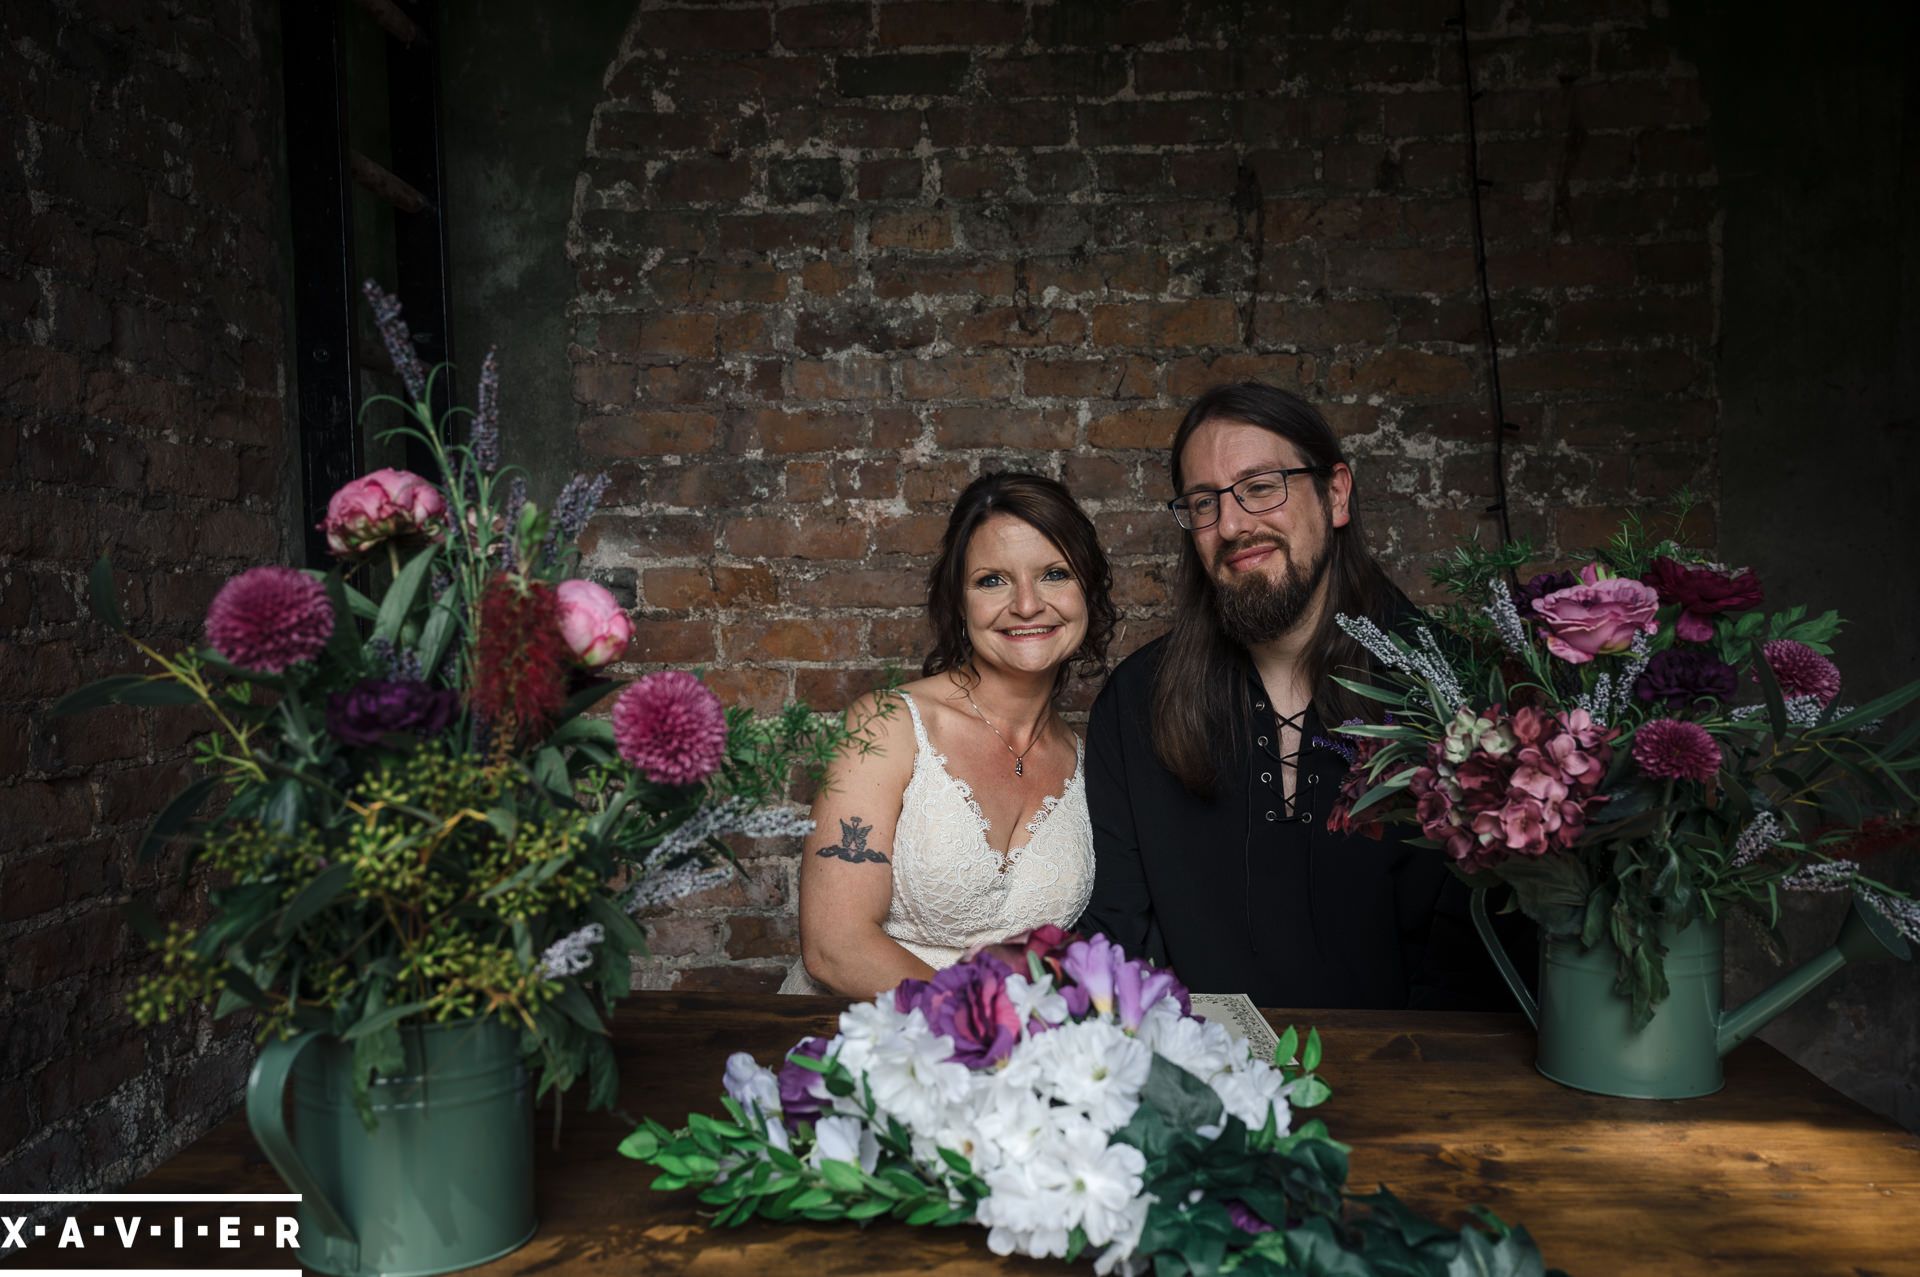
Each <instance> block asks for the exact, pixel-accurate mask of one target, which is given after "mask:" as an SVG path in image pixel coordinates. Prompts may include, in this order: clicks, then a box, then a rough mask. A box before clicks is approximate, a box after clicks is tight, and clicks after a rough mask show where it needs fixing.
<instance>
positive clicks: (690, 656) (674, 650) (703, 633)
mask: <svg viewBox="0 0 1920 1277" xmlns="http://www.w3.org/2000/svg"><path fill="white" fill-rule="evenodd" d="M719 654H720V649H719V646H718V644H717V642H716V636H715V633H714V625H713V623H712V622H710V621H656V620H652V619H650V618H643V619H641V620H638V621H636V622H634V626H633V647H632V649H631V651H630V652H629V654H628V659H629V660H635V661H648V662H662V663H664V664H668V665H695V664H704V663H705V662H708V661H711V660H713V659H715V658H716V657H717V656H718V655H719Z"/></svg>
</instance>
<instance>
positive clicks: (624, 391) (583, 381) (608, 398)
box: [573, 363, 639, 408]
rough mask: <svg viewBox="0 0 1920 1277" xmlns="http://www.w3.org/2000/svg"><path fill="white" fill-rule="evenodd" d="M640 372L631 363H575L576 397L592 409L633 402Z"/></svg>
mask: <svg viewBox="0 0 1920 1277" xmlns="http://www.w3.org/2000/svg"><path fill="white" fill-rule="evenodd" d="M638 371H639V370H638V369H636V368H635V367H634V366H633V365H632V364H604V363H579V364H575V365H574V366H573V400H574V402H575V403H579V404H585V405H586V406H588V407H590V408H603V407H618V406H619V405H621V404H627V403H632V402H633V395H634V389H635V385H636V377H637V374H638Z"/></svg>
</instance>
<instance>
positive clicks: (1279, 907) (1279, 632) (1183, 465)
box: [1080, 383, 1512, 1009]
mask: <svg viewBox="0 0 1920 1277" xmlns="http://www.w3.org/2000/svg"><path fill="white" fill-rule="evenodd" d="M1171 463H1172V464H1171V468H1172V474H1173V489H1174V493H1175V496H1174V498H1173V500H1171V501H1170V502H1168V507H1169V512H1170V514H1171V516H1172V517H1173V518H1174V519H1175V520H1177V521H1178V523H1179V526H1180V528H1181V531H1182V536H1183V540H1184V544H1183V546H1182V548H1181V552H1180V565H1179V568H1178V575H1177V582H1176V584H1175V587H1174V621H1173V628H1172V629H1171V630H1170V631H1169V632H1168V633H1167V634H1165V635H1163V636H1162V637H1160V638H1158V639H1156V640H1154V641H1153V642H1151V643H1149V644H1147V645H1146V646H1145V647H1143V648H1141V649H1140V651H1138V652H1136V653H1135V654H1134V655H1132V656H1131V657H1129V658H1128V659H1127V660H1126V661H1124V662H1123V663H1122V664H1121V665H1120V667H1119V668H1118V669H1117V670H1115V671H1114V673H1113V676H1112V677H1111V678H1110V679H1109V680H1108V682H1107V685H1106V687H1105V689H1104V690H1103V691H1102V692H1101V693H1100V697H1099V699H1098V700H1097V701H1096V702H1095V703H1094V707H1093V716H1092V721H1091V722H1090V724H1089V726H1088V732H1087V756H1086V786H1087V801H1088V806H1089V808H1090V810H1091V813H1092V817H1093V836H1094V886H1093V896H1092V900H1091V902H1090V903H1089V905H1088V907H1087V911H1086V913H1085V914H1084V915H1083V916H1082V918H1081V921H1080V925H1081V927H1082V928H1084V929H1091V930H1097V931H1101V932H1104V933H1106V934H1107V935H1108V936H1109V937H1111V938H1112V939H1113V940H1114V941H1115V942H1117V943H1118V944H1120V945H1122V946H1123V947H1125V948H1126V949H1127V950H1128V951H1129V952H1130V953H1135V954H1145V955H1147V956H1149V957H1151V958H1153V959H1154V960H1155V961H1156V962H1160V963H1163V964H1166V965H1170V966H1172V967H1173V969H1174V970H1175V971H1176V972H1178V973H1179V975H1180V978H1181V979H1182V980H1183V981H1185V982H1186V984H1187V985H1188V987H1190V988H1192V989H1195V990H1200V991H1204V992H1209V993H1245V994H1247V995H1248V996H1249V997H1251V998H1252V999H1253V1001H1254V1002H1255V1004H1257V1005H1259V1006H1271V1007H1303V1008H1304V1007H1381V1008H1394V1007H1409V1006H1417V1007H1456V1008H1457V1007H1473V1006H1489V1007H1503V1006H1504V1007H1505V1009H1511V1005H1512V1004H1511V1003H1510V1002H1505V1001H1504V995H1503V994H1502V993H1501V991H1500V990H1499V986H1498V983H1497V976H1496V975H1495V974H1494V970H1493V967H1492V964H1491V962H1490V961H1489V960H1488V959H1487V957H1486V955H1485V953H1484V952H1483V951H1482V950H1481V947H1480V945H1479V942H1478V939H1477V937H1475V935H1474V934H1473V932H1472V929H1471V926H1470V924H1469V923H1468V920H1467V911H1466V903H1467V897H1466V892H1465V890H1464V888H1463V887H1462V886H1461V885H1460V884H1459V883H1458V881H1457V880H1455V879H1454V878H1453V876H1452V875H1451V874H1450V873H1448V871H1447V868H1446V864H1445V860H1444V857H1443V856H1442V854H1441V853H1439V852H1437V851H1433V850H1430V849H1423V848H1415V847H1409V846H1406V845H1405V843H1404V841H1402V840H1400V839H1394V838H1389V839H1385V840H1382V839H1375V838H1368V837H1363V836H1360V835H1358V834H1354V833H1334V832H1331V831H1329V830H1328V829H1327V827H1326V821H1327V815H1328V812H1329V811H1330V810H1331V808H1332V806H1333V802H1334V798H1335V796H1336V795H1337V794H1338V792H1339V789H1340V782H1341V779H1342V777H1343V776H1344V775H1345V772H1346V767H1347V762H1348V758H1349V757H1350V756H1351V744H1350V740H1349V738H1343V737H1341V736H1340V735H1339V734H1337V733H1336V732H1334V731H1333V730H1332V729H1333V728H1334V727H1337V726H1338V725H1340V724H1342V723H1344V722H1347V721H1349V720H1351V719H1356V718H1366V717H1376V715H1373V714H1371V713H1370V711H1369V710H1368V708H1367V704H1368V703H1367V702H1366V701H1365V700H1364V698H1362V697H1360V696H1358V695H1356V694H1355V693H1354V692H1352V691H1351V690H1349V689H1347V688H1344V687H1342V686H1341V685H1340V684H1339V683H1338V682H1336V681H1334V680H1335V676H1339V677H1344V678H1348V679H1363V678H1365V677H1367V674H1368V672H1369V670H1370V668H1371V667H1370V663H1369V658H1368V656H1367V654H1366V651H1365V649H1363V648H1362V647H1361V646H1360V645H1359V644H1357V643H1355V642H1354V641H1353V640H1352V639H1350V638H1348V637H1347V635H1346V634H1345V633H1344V632H1342V631H1341V630H1340V628H1339V627H1338V626H1337V625H1336V624H1335V617H1336V616H1337V615H1338V614H1340V613H1347V614H1349V615H1354V616H1366V617H1370V618H1372V619H1373V620H1374V621H1375V622H1376V623H1378V624H1380V625H1381V626H1383V627H1386V628H1392V627H1395V626H1398V625H1404V624H1405V623H1406V622H1407V621H1409V620H1412V619H1416V618H1417V613H1416V611H1415V609H1414V607H1413V605H1412V604H1411V603H1409V602H1408V601H1407V599H1406V596H1405V595H1403V594H1402V593H1401V592H1400V591H1399V589H1397V588H1396V587H1395V586H1394V584H1393V582H1392V581H1391V580H1389V579H1388V577H1387V574H1386V573H1385V572H1384V571H1383V570H1382V569H1381V567H1380V566H1379V564H1378V563H1376V562H1375V561H1374V559H1373V557H1372V556H1371V555H1370V554H1369V553H1368V552H1367V549H1366V546H1365V544H1364V542H1363V539H1362V534H1361V526H1360V511H1359V504H1358V501H1357V493H1356V490H1355V483H1354V476H1353V470H1352V468H1351V467H1350V466H1349V465H1348V464H1347V460H1346V458H1345V456H1343V455H1342V453H1341V451H1340V445H1339V441H1338V440H1337V439H1336V438H1335V437H1334V433H1333V431H1332V430H1331V429H1330V428H1329V427H1328V426H1327V423H1326V420H1325V419H1324V418H1323V417H1322V416H1321V415H1320V413H1319V412H1318V411H1317V410H1315V409H1314V407H1313V406H1312V405H1311V404H1308V403H1307V402H1305V401H1304V400H1302V399H1300V398H1299V397H1297V396H1295V395H1291V394H1289V393H1287V392H1286V391H1284V390H1279V389H1277V388H1275V387H1272V386H1265V385H1260V384H1257V383H1244V384H1239V385H1226V386H1217V387H1215V388H1214V389H1212V390H1209V391H1208V392H1207V393H1206V394H1204V395H1202V396H1201V397H1200V399H1199V400H1198V401H1197V402H1196V403H1195V404H1194V405H1193V407H1192V408H1191V409H1189V410H1188V412H1187V415H1186V417H1185V419H1184V420H1183V421H1182V422H1181V423H1180V429H1179V431H1178V432H1177V433H1176V434H1175V435H1174V439H1173V450H1172V458H1171Z"/></svg>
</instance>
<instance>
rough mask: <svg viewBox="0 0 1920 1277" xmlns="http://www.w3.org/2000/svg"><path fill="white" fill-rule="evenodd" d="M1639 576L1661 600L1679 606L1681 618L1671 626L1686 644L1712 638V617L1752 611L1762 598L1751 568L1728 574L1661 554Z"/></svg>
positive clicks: (1702, 641)
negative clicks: (1693, 565) (1678, 561)
mask: <svg viewBox="0 0 1920 1277" xmlns="http://www.w3.org/2000/svg"><path fill="white" fill-rule="evenodd" d="M1640 579H1641V580H1642V581H1643V582H1645V583H1646V584H1648V585H1650V586H1652V587H1653V589H1654V592H1655V593H1656V594H1658V595H1659V596H1660V601H1661V602H1662V603H1678V604H1679V605H1680V620H1679V622H1678V624H1677V625H1675V627H1674V629H1675V632H1676V633H1678V634H1679V635H1680V637H1681V638H1683V639H1685V640H1686V641H1687V642H1689V643H1704V642H1706V641H1707V640H1708V639H1710V638H1712V637H1713V621H1712V618H1713V617H1715V616H1718V615H1719V614H1720V613H1722V612H1747V611H1751V610H1752V609H1754V608H1756V607H1759V606H1760V603H1761V600H1762V593H1761V589H1760V578H1759V577H1756V576H1755V575H1754V574H1753V570H1752V569H1751V568H1744V569H1742V570H1741V571H1739V572H1737V573H1727V572H1723V571H1721V570H1719V569H1717V568H1709V567H1689V566H1687V565H1686V564H1684V563H1677V562H1675V561H1674V560H1672V559H1669V558H1664V557H1663V558H1658V559H1655V560H1654V561H1653V565H1652V566H1651V567H1649V568H1648V569H1647V572H1646V575H1645V576H1643V577H1641V578H1640Z"/></svg>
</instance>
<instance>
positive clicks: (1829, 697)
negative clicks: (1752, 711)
mask: <svg viewBox="0 0 1920 1277" xmlns="http://www.w3.org/2000/svg"><path fill="white" fill-rule="evenodd" d="M1760 650H1761V651H1762V652H1763V653H1765V654H1766V658H1767V667H1768V668H1769V669H1771V670H1772V671H1773V676H1774V678H1776V679H1778V680H1779V682H1780V694H1781V695H1783V696H1785V697H1786V698H1787V699H1788V700H1792V699H1793V698H1794V697H1796V696H1811V697H1813V698H1815V699H1816V700H1818V701H1819V702H1820V704H1822V705H1828V704H1831V703H1832V701H1833V698H1834V697H1836V696H1838V695H1840V667H1839V666H1837V665H1835V664H1834V663H1833V662H1832V661H1830V660H1828V659H1827V658H1826V657H1824V656H1822V655H1820V653H1818V652H1816V651H1814V650H1813V649H1812V648H1810V647H1808V646H1807V645H1806V644H1805V643H1801V642H1797V641H1795V640H1793V639H1775V640H1773V641H1772V642H1771V643H1767V644H1765V645H1763V646H1762V647H1761V649H1760Z"/></svg>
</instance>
